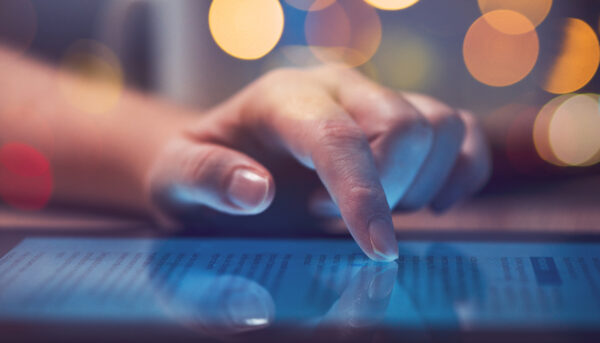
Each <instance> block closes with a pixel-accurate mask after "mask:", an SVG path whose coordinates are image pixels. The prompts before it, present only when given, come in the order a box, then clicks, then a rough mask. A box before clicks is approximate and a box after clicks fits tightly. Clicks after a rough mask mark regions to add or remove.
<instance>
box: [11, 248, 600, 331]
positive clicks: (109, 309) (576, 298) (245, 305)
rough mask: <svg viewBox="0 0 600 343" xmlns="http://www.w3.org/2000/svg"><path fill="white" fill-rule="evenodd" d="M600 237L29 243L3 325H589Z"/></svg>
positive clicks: (598, 309) (598, 318) (21, 252)
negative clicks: (375, 243)
mask: <svg viewBox="0 0 600 343" xmlns="http://www.w3.org/2000/svg"><path fill="white" fill-rule="evenodd" d="M599 283H600V244H596V243H478V242H401V243H400V259H399V260H398V261H396V262H394V263H389V264H386V263H376V262H372V261H370V260H368V259H367V258H366V257H365V256H364V255H363V254H362V253H361V252H360V251H359V249H358V248H357V246H356V244H355V243H354V242H352V241H346V240H310V241H284V240H212V239H185V240H184V239H164V240H160V239H159V240H157V239H79V238H73V239H71V238H68V239H67V238H29V239H25V240H24V241H22V242H21V243H20V244H19V245H18V246H16V247H15V248H13V249H12V250H11V251H9V252H8V253H7V254H6V255H5V256H4V257H2V258H1V259H0V321H1V320H13V321H14V320H22V321H40V320H41V321H50V322H56V321H63V322H71V323H74V322H120V323H123V322H125V323H127V322H143V323H152V322H160V323H164V322H175V323H177V324H183V325H185V326H188V327H193V328H197V329H198V330H199V331H201V332H203V333H208V334H211V333H224V332H239V331H243V330H247V329H249V328H250V329H252V328H256V329H258V328H261V329H262V328H265V327H272V326H277V325H282V326H286V325H290V326H295V327H303V328H306V329H311V328H314V329H315V330H318V328H320V327H324V326H333V327H351V328H364V327H393V328H394V329H398V330H430V329H438V330H445V329H448V330H458V329H460V330H462V331H465V330H480V329H491V330H495V329H500V330H503V329H521V328H525V329H531V328H539V329H544V328H552V329H571V330H573V329H580V330H586V329H593V328H595V327H596V328H597V327H598V326H599V325H600V289H599V287H598V285H599Z"/></svg>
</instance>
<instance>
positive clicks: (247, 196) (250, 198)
mask: <svg viewBox="0 0 600 343" xmlns="http://www.w3.org/2000/svg"><path fill="white" fill-rule="evenodd" d="M228 192H229V200H231V202H232V203H234V204H235V205H237V206H239V207H240V208H242V209H246V210H250V209H255V208H257V207H259V206H261V205H262V204H263V203H264V202H265V201H266V200H267V196H268V194H269V181H268V180H267V178H266V177H264V176H261V175H258V174H257V173H255V172H253V171H250V170H248V169H243V168H240V169H237V170H236V171H234V172H233V176H232V177H231V182H230V184H229V190H228Z"/></svg>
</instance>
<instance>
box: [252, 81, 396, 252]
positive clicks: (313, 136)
mask: <svg viewBox="0 0 600 343" xmlns="http://www.w3.org/2000/svg"><path fill="white" fill-rule="evenodd" d="M290 80H295V81H294V82H293V83H292V85H290ZM267 81H268V82H267ZM263 82H265V83H266V84H262V85H260V86H257V89H256V92H257V93H255V94H252V95H249V96H248V101H246V106H244V107H243V108H242V112H244V113H245V117H246V119H245V120H246V121H248V120H254V122H253V123H249V124H248V125H249V126H250V127H256V126H260V127H261V128H264V127H268V128H270V130H267V132H269V135H270V136H275V137H276V139H275V141H279V142H281V144H282V145H283V146H284V147H285V148H286V149H287V150H288V151H289V152H290V153H291V154H292V155H293V156H294V157H295V158H296V159H297V160H298V161H300V162H301V163H303V164H304V165H305V166H307V167H313V168H314V169H315V170H316V171H317V174H318V175H319V177H320V179H321V180H322V181H323V183H324V185H325V187H326V188H327V190H328V192H329V193H330V194H331V195H332V198H333V200H334V201H335V203H336V204H337V205H338V206H339V208H340V210H341V214H342V217H343V219H344V221H345V223H346V225H347V226H348V228H349V230H350V233H351V234H352V236H353V237H354V239H355V240H356V241H357V243H358V245H359V246H360V247H361V249H362V250H363V251H364V252H365V253H366V254H367V255H368V256H369V257H371V258H374V259H378V257H377V255H375V253H374V250H373V248H372V245H371V241H370V236H369V230H368V226H369V223H370V221H371V220H372V219H373V218H374V217H380V218H382V219H383V220H385V221H389V223H390V230H389V231H390V235H393V228H392V224H391V223H392V221H391V214H390V210H389V205H388V203H387V200H386V197H385V193H384V191H383V188H382V186H381V182H380V179H379V173H378V171H377V168H376V166H375V161H374V158H373V155H372V152H371V149H370V147H369V144H368V141H367V138H366V136H365V133H364V132H363V130H362V129H361V128H360V127H359V126H358V125H357V124H356V122H354V120H353V119H352V118H351V117H350V116H349V115H348V113H347V112H346V111H345V110H344V109H343V108H342V107H341V106H339V105H338V104H337V103H336V102H335V100H334V97H333V95H332V94H331V93H330V92H329V90H328V89H327V88H326V87H323V86H322V85H321V84H319V83H315V81H314V80H313V79H312V78H310V77H306V76H305V75H304V74H301V75H298V73H297V72H295V71H294V72H290V73H287V72H281V71H280V72H279V73H276V74H273V75H271V76H270V77H269V78H268V79H267V80H264V81H263ZM261 132H263V133H264V132H265V130H264V129H261ZM271 141H273V140H271ZM392 239H394V238H393V237H392Z"/></svg>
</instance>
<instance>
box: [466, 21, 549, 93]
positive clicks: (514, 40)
mask: <svg viewBox="0 0 600 343" xmlns="http://www.w3.org/2000/svg"><path fill="white" fill-rule="evenodd" d="M490 20H491V21H497V22H503V23H512V24H511V25H512V27H514V28H515V31H516V32H517V31H518V32H522V31H523V32H525V33H521V34H511V33H505V32H501V31H498V30H497V29H496V28H494V27H493V26H492V25H490V24H489V23H490ZM526 27H527V28H530V30H525V29H524V28H526ZM538 54H539V40H538V35H537V32H536V31H535V28H534V27H533V24H531V22H530V21H529V20H528V19H527V18H526V17H525V16H523V15H522V14H519V13H518V12H514V11H509V10H497V11H492V12H489V13H486V14H484V15H483V16H481V17H480V18H479V19H477V20H476V21H475V22H474V23H473V24H472V25H471V27H470V28H469V30H468V31H467V34H466V36H465V40H464V44H463V57H464V61H465V64H466V66H467V69H468V70H469V72H470V73H471V75H472V76H473V77H474V78H475V79H477V80H478V81H479V82H481V83H484V84H486V85H489V86H495V87H503V86H509V85H512V84H514V83H517V82H519V81H521V80H522V79H523V78H524V77H525V76H527V75H528V74H529V73H530V72H531V70H532V69H533V67H534V65H535V64H536V62H537V58H538Z"/></svg>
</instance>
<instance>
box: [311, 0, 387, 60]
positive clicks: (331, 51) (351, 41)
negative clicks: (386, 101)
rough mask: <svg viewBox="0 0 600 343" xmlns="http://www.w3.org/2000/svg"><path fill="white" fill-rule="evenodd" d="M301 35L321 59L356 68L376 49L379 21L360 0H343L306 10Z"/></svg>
mask: <svg viewBox="0 0 600 343" xmlns="http://www.w3.org/2000/svg"><path fill="white" fill-rule="evenodd" d="M305 34H306V41H307V43H308V45H309V46H310V48H311V50H312V51H313V53H314V54H315V56H316V57H317V58H318V59H320V60H321V61H323V62H327V63H339V64H345V65H347V66H350V67H356V66H360V65H362V64H364V63H366V62H367V61H369V60H370V59H371V57H372V56H373V55H374V54H375V52H376V51H377V49H378V48H379V44H380V42H381V21H380V19H379V16H378V15H377V12H376V11H375V9H374V8H373V7H371V6H369V5H367V4H366V3H365V2H364V1H363V0H344V1H339V2H336V3H334V4H332V5H331V6H329V7H327V8H325V9H323V10H321V11H311V12H308V14H307V15H306V21H305Z"/></svg>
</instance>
